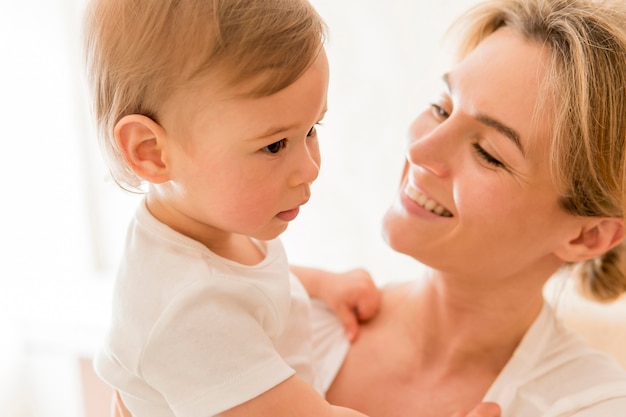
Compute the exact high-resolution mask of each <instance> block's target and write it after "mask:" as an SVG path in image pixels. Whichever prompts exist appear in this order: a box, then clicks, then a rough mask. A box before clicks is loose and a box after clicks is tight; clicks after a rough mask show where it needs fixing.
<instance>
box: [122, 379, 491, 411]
mask: <svg viewBox="0 0 626 417" xmlns="http://www.w3.org/2000/svg"><path fill="white" fill-rule="evenodd" d="M291 379H296V378H295V377H292V378H290V379H289V380H291ZM289 380H287V381H285V382H288V381H289ZM296 383H298V382H297V381H296ZM300 383H302V384H304V382H302V381H300ZM280 385H283V384H280ZM280 385H279V386H280ZM305 385H306V384H305ZM307 386H308V385H307ZM276 388H278V387H276ZM283 388H284V389H285V391H287V390H288V389H289V387H283ZM274 394H276V397H275V398H267V399H265V400H268V401H269V400H272V401H281V400H282V401H283V402H285V399H284V397H283V398H279V397H278V396H279V395H283V396H284V395H287V394H288V393H287V392H282V393H274ZM313 394H315V395H317V393H315V392H313ZM263 395H265V394H263ZM307 395H311V394H309V393H308V394H307ZM257 398H258V397H257ZM251 401H254V400H251ZM289 401H290V398H289V397H287V400H286V402H289ZM315 401H318V400H315ZM291 402H293V401H292V400H291ZM324 402H325V401H324ZM292 406H293V404H292ZM296 406H297V405H296ZM241 407H247V408H241ZM252 407H254V404H251V403H250V401H248V402H247V403H244V404H242V405H240V406H238V407H235V408H233V409H231V410H229V411H226V412H224V413H222V416H226V417H239V416H246V414H245V413H246V412H247V413H256V412H257V410H255V409H254V408H252ZM264 407H266V408H265V412H266V413H268V414H267V415H271V416H274V414H273V412H274V410H275V409H276V408H277V407H275V405H272V404H271V403H270V404H265V405H264ZM301 407H304V405H302V406H301ZM240 408H241V409H240ZM321 408H322V409H327V410H328V409H330V410H331V411H328V412H330V413H331V414H329V415H331V416H345V417H365V416H364V414H361V413H359V412H356V411H353V410H350V409H345V408H341V407H334V406H332V405H330V404H328V403H326V404H323V403H322V404H321ZM293 411H294V412H298V409H294V410H293ZM305 411H307V410H306V409H305ZM333 411H334V413H333ZM285 412H292V410H286V411H285ZM253 415H257V416H259V414H253ZM297 415H298V416H301V415H302V416H306V414H304V413H302V414H297ZM322 415H323V414H322ZM111 416H112V417H131V414H130V412H128V410H127V409H126V406H124V403H123V402H122V399H121V398H120V395H119V392H117V391H115V393H114V397H113V407H112V413H111ZM452 417H501V412H500V407H499V406H498V405H497V404H495V403H481V404H478V406H476V408H474V409H473V410H472V411H470V412H469V413H467V414H466V413H455V414H454V415H453V416H452Z"/></svg>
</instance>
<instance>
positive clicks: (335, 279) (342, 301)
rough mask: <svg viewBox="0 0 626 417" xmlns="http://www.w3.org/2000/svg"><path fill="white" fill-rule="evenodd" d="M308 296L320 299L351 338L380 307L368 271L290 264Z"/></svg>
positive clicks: (376, 291) (374, 285)
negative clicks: (338, 269)
mask: <svg viewBox="0 0 626 417" xmlns="http://www.w3.org/2000/svg"><path fill="white" fill-rule="evenodd" d="M291 270H292V271H293V273H294V274H296V276H297V277H298V278H299V279H300V281H301V282H302V284H303V285H304V287H305V288H306V290H307V292H308V293H309V296H311V297H314V298H319V299H320V300H322V301H323V302H324V303H326V305H328V307H329V308H330V309H331V310H333V312H334V313H335V314H336V315H337V316H338V317H339V320H340V321H341V323H342V324H343V326H344V328H345V331H346V337H347V338H348V340H350V341H351V342H352V341H354V340H355V339H356V337H357V335H358V332H359V325H360V323H362V322H364V321H367V320H370V319H372V318H373V317H374V316H376V314H377V313H378V309H379V308H380V302H381V295H380V290H379V289H378V287H377V286H376V284H375V283H374V280H373V279H372V277H371V275H370V274H369V272H367V271H366V270H365V269H362V268H357V269H352V270H349V271H346V272H342V273H335V272H329V271H324V270H320V269H314V268H304V267H298V266H292V267H291Z"/></svg>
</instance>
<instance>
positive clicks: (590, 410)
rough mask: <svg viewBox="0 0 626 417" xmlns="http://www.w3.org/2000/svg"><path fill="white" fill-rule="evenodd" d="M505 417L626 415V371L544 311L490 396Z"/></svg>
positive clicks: (489, 393) (608, 416)
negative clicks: (498, 405)
mask: <svg viewBox="0 0 626 417" xmlns="http://www.w3.org/2000/svg"><path fill="white" fill-rule="evenodd" d="M485 400H486V401H495V402H497V403H499V404H500V406H501V407H502V417H527V416H541V417H566V416H567V417H621V416H626V370H624V369H623V368H622V367H621V366H620V365H619V363H618V362H617V361H616V360H614V359H613V358H610V357H609V356H608V355H606V354H604V353H601V352H599V351H596V350H593V349H591V348H589V347H588V346H587V345H586V344H585V342H584V341H583V340H582V338H580V337H579V336H578V335H576V334H574V333H573V332H572V331H570V330H567V329H566V328H565V327H563V326H562V325H561V323H560V322H559V321H558V319H557V318H556V316H555V314H554V311H553V310H552V308H551V307H550V306H549V305H548V304H547V303H544V307H543V310H542V311H541V313H540V314H539V316H538V317H537V319H536V320H535V322H534V323H533V325H532V326H531V328H530V329H529V330H528V332H527V333H526V335H525V336H524V338H523V339H522V341H521V343H520V345H519V346H518V347H517V349H516V351H515V353H514V354H513V357H512V358H511V359H510V360H509V362H508V363H507V365H506V366H505V368H504V369H503V370H502V372H501V373H500V375H499V376H498V378H497V379H496V380H495V381H494V383H493V385H492V386H491V388H490V389H489V391H488V392H487V394H486V396H485Z"/></svg>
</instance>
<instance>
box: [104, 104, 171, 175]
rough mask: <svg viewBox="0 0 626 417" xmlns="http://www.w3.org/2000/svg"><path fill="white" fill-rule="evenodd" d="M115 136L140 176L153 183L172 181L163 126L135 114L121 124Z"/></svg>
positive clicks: (134, 170) (130, 163)
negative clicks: (166, 161) (169, 173)
mask: <svg viewBox="0 0 626 417" xmlns="http://www.w3.org/2000/svg"><path fill="white" fill-rule="evenodd" d="M114 133H115V140H116V142H117V145H118V147H119V148H120V150H121V152H122V154H123V156H124V160H125V161H126V163H127V164H128V166H129V168H130V169H131V170H132V171H133V172H134V173H135V174H137V176H139V177H140V178H142V179H144V180H146V181H148V182H150V183H153V184H160V183H163V182H166V181H168V180H169V177H168V169H167V164H166V163H165V162H164V161H165V158H164V154H163V152H164V151H163V145H164V141H165V139H166V136H165V130H164V129H163V128H162V127H161V125H159V124H158V123H156V122H155V121H154V120H152V119H150V118H149V117H147V116H143V115H140V114H131V115H128V116H124V117H122V119H120V121H119V122H117V124H116V125H115V131H114Z"/></svg>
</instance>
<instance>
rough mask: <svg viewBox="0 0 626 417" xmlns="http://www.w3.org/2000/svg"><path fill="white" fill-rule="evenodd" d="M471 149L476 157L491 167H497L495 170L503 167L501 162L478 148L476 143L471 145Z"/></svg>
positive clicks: (481, 148) (480, 147)
mask: <svg viewBox="0 0 626 417" xmlns="http://www.w3.org/2000/svg"><path fill="white" fill-rule="evenodd" d="M472 147H473V148H474V151H475V152H476V154H477V155H478V157H479V158H481V159H483V160H484V161H485V162H487V163H488V164H489V165H493V166H494V167H497V168H503V167H504V164H503V163H502V162H500V161H498V160H497V159H496V158H494V157H493V156H491V154H489V153H488V152H487V151H486V150H484V149H483V147H482V146H480V145H479V144H478V143H474V144H472Z"/></svg>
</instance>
